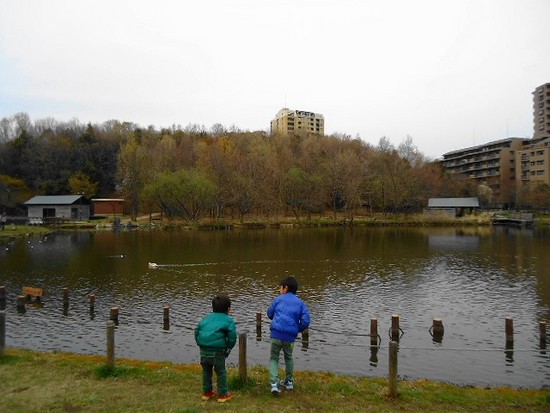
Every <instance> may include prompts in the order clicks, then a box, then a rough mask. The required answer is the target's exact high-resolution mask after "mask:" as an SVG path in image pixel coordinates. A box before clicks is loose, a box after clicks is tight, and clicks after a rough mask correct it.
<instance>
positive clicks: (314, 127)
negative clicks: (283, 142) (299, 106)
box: [271, 108, 325, 136]
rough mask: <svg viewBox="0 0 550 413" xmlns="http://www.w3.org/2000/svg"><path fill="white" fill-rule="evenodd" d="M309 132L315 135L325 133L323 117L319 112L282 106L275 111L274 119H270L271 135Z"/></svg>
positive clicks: (303, 134) (302, 134) (304, 133)
mask: <svg viewBox="0 0 550 413" xmlns="http://www.w3.org/2000/svg"><path fill="white" fill-rule="evenodd" d="M310 133H311V134H316V135H324V134H325V119H324V118H323V115H321V114H320V113H313V112H307V111H304V110H291V109H288V108H283V109H281V110H280V111H279V112H277V115H275V119H273V120H272V121H271V134H272V135H273V134H281V135H301V136H305V135H307V134H310Z"/></svg>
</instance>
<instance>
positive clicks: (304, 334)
mask: <svg viewBox="0 0 550 413" xmlns="http://www.w3.org/2000/svg"><path fill="white" fill-rule="evenodd" d="M302 348H304V349H308V348H309V328H306V329H305V330H304V331H302Z"/></svg>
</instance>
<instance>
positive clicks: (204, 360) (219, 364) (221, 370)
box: [201, 351, 228, 396]
mask: <svg viewBox="0 0 550 413" xmlns="http://www.w3.org/2000/svg"><path fill="white" fill-rule="evenodd" d="M201 366H202V391H203V393H205V394H206V393H210V392H211V391H212V390H213V387H212V371H215V372H216V377H217V385H218V394H219V395H220V396H225V395H226V394H227V391H228V389H227V370H226V368H225V354H224V353H223V352H221V351H220V352H218V353H212V354H201Z"/></svg>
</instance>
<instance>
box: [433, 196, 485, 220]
mask: <svg viewBox="0 0 550 413" xmlns="http://www.w3.org/2000/svg"><path fill="white" fill-rule="evenodd" d="M477 209H479V200H478V199H477V198H430V199H429V200H428V209H426V210H425V211H424V213H426V214H437V213H443V214H447V215H450V216H452V217H461V216H464V215H466V214H471V213H473V212H474V211H475V210H477Z"/></svg>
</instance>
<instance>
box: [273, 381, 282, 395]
mask: <svg viewBox="0 0 550 413" xmlns="http://www.w3.org/2000/svg"><path fill="white" fill-rule="evenodd" d="M280 392H281V389H279V385H278V384H277V383H271V394H274V395H278V394H279V393H280Z"/></svg>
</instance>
